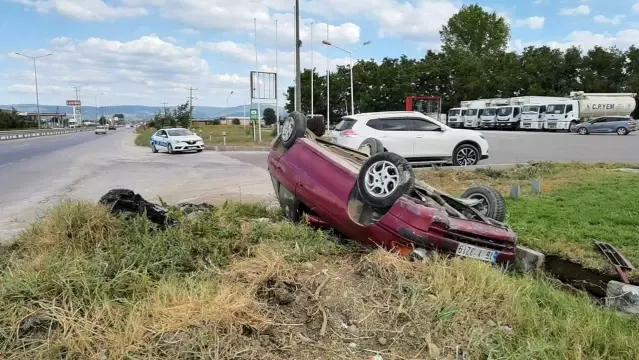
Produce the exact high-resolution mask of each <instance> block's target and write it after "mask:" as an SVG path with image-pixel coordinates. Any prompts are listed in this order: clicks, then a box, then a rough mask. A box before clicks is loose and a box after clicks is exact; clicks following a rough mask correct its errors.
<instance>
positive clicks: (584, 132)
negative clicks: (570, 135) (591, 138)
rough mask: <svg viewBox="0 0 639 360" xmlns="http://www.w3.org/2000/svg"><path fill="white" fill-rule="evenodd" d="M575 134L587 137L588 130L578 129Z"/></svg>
mask: <svg viewBox="0 0 639 360" xmlns="http://www.w3.org/2000/svg"><path fill="white" fill-rule="evenodd" d="M577 132H578V133H579V135H588V129H586V128H585V127H583V126H582V127H580V128H579V129H578V130H577Z"/></svg>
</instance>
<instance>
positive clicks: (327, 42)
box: [322, 40, 371, 115]
mask: <svg viewBox="0 0 639 360" xmlns="http://www.w3.org/2000/svg"><path fill="white" fill-rule="evenodd" d="M322 43H323V44H324V45H328V46H332V47H334V48H336V49H339V50H342V51H343V52H345V53H347V54H348V57H349V61H350V73H351V114H355V97H354V93H355V89H354V88H353V53H354V52H356V51H357V50H359V49H361V48H362V47H364V46H366V45H368V44H370V43H371V42H370V41H365V42H364V43H362V44H361V45H360V46H359V47H357V49H355V50H346V49H344V48H341V47H339V46H337V45H334V44H333V43H331V42H330V41H326V40H325V41H322ZM346 114H347V115H348V111H346Z"/></svg>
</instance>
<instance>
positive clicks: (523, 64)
mask: <svg viewBox="0 0 639 360" xmlns="http://www.w3.org/2000/svg"><path fill="white" fill-rule="evenodd" d="M440 39H441V43H442V45H441V48H440V49H439V50H428V51H427V53H426V54H425V56H424V57H423V58H421V59H410V58H408V57H407V56H405V55H402V56H400V57H399V58H390V57H385V58H384V59H383V60H381V62H380V63H379V64H378V63H377V62H375V61H373V60H360V61H358V62H357V63H356V64H354V66H353V87H354V89H355V91H354V98H355V112H356V113H357V112H372V111H389V110H405V101H406V97H407V96H411V95H415V96H419V95H425V96H428V95H430V96H440V97H442V109H443V111H447V110H448V109H450V108H451V107H457V106H459V104H460V102H461V101H464V100H475V99H480V98H508V97H515V96H528V95H531V96H567V95H568V94H569V93H570V92H571V91H585V92H605V93H608V92H611V93H620V92H639V48H636V47H635V46H634V45H633V46H631V47H630V48H628V49H625V50H621V49H618V48H617V47H608V48H604V47H600V46H596V47H594V48H593V49H591V50H587V51H584V50H582V49H581V48H579V47H574V46H572V47H569V48H567V49H566V50H560V49H556V48H551V47H548V46H528V47H526V48H525V49H523V51H522V52H521V53H517V52H514V51H509V50H508V42H509V40H510V27H509V25H508V23H507V22H506V21H505V20H504V18H502V17H500V16H498V15H497V14H496V13H494V12H492V13H490V12H486V11H485V10H484V9H483V8H482V7H481V6H479V5H464V6H462V8H461V9H460V11H459V12H458V13H457V14H455V15H454V16H452V17H451V18H450V19H449V21H448V23H447V24H446V25H444V26H443V27H442V29H441V31H440ZM311 76H313V82H314V89H313V90H314V91H313V92H314V94H313V95H314V96H313V98H314V99H313V102H314V112H315V113H316V114H322V115H324V116H325V117H326V116H327V114H326V76H324V75H320V74H318V73H317V72H315V71H311V70H310V69H304V71H303V73H302V74H301V79H302V104H301V107H302V112H304V113H310V111H311V109H310V103H311V101H310V100H311V90H310V84H311ZM293 101H294V86H290V87H289V88H288V92H287V103H286V110H287V111H289V112H290V111H293V110H294V104H293ZM350 103H351V102H350V72H349V67H348V66H338V68H337V72H333V73H331V74H330V107H331V114H330V118H331V119H332V120H335V119H338V118H340V117H342V116H344V115H345V114H346V113H347V109H348V113H349V114H350V113H352V109H350ZM638 111H639V110H638V109H635V112H634V113H633V114H632V115H633V117H636V116H635V115H636V114H635V113H636V112H638Z"/></svg>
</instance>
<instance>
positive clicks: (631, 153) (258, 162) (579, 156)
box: [227, 131, 639, 169]
mask: <svg viewBox="0 0 639 360" xmlns="http://www.w3.org/2000/svg"><path fill="white" fill-rule="evenodd" d="M482 133H483V134H484V137H485V138H486V140H488V144H489V146H490V152H489V155H490V157H489V158H488V159H486V160H483V161H481V162H480V164H481V165H491V164H492V165H501V164H519V163H525V162H528V161H584V162H590V163H595V162H626V163H639V133H637V132H633V133H631V134H630V135H626V136H619V135H616V134H614V135H608V134H602V135H586V136H584V135H577V134H567V133H539V132H520V131H517V132H514V131H482ZM227 156H229V157H232V158H234V159H238V160H240V161H243V162H246V163H249V164H253V165H255V166H259V167H262V168H264V169H265V168H266V153H265V152H264V153H257V152H234V153H228V155H227Z"/></svg>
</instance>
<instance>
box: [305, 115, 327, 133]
mask: <svg viewBox="0 0 639 360" xmlns="http://www.w3.org/2000/svg"><path fill="white" fill-rule="evenodd" d="M306 126H307V127H308V129H309V130H311V132H312V133H313V134H315V136H317V137H322V136H324V133H325V132H326V125H325V124H324V119H323V118H320V117H313V116H311V117H310V118H308V119H306Z"/></svg>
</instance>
